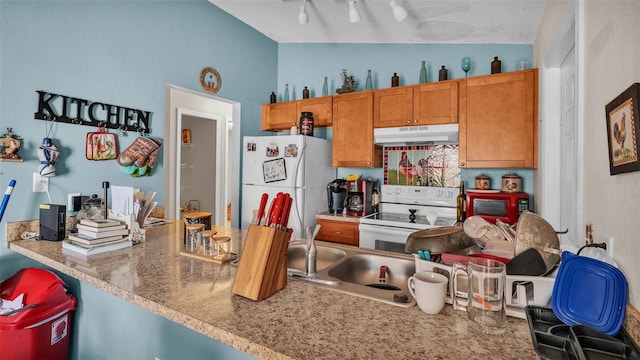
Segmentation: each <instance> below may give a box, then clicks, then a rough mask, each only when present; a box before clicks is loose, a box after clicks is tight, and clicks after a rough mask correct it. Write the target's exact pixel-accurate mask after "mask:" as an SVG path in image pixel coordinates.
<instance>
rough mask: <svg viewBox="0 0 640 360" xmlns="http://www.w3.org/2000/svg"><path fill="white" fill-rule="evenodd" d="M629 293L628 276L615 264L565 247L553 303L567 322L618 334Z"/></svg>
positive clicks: (561, 318)
mask: <svg viewBox="0 0 640 360" xmlns="http://www.w3.org/2000/svg"><path fill="white" fill-rule="evenodd" d="M627 293H628V285H627V280H626V278H625V277H624V274H622V272H621V271H620V270H618V269H617V268H616V267H614V266H612V265H610V264H607V263H605V262H603V261H600V260H596V259H593V258H589V257H586V256H578V255H575V254H572V253H570V252H567V251H564V252H563V253H562V262H561V263H560V267H559V269H558V273H557V275H556V281H555V283H554V285H553V293H552V296H551V305H552V308H553V312H554V313H555V315H556V316H557V317H558V319H560V320H561V321H562V322H564V323H565V324H567V325H571V326H573V325H587V326H590V327H592V328H594V329H596V330H599V331H601V332H603V333H606V334H608V335H616V334H617V333H618V331H620V327H621V326H622V321H623V320H624V314H625V309H626V305H627Z"/></svg>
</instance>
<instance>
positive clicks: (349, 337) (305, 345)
mask: <svg viewBox="0 0 640 360" xmlns="http://www.w3.org/2000/svg"><path fill="white" fill-rule="evenodd" d="M215 230H217V231H218V234H219V235H229V236H231V237H232V251H234V252H240V249H241V247H242V243H243V240H244V237H245V236H246V232H245V231H241V230H236V229H230V228H223V227H216V228H215ZM7 236H9V233H8V234H7ZM182 236H183V226H182V223H181V222H179V221H175V222H174V223H173V224H170V225H162V226H156V227H153V228H150V229H148V230H147V240H146V242H144V243H142V244H138V245H135V246H133V247H131V248H128V249H122V250H117V251H113V252H110V253H104V254H98V255H93V256H91V257H89V258H84V259H83V258H82V257H76V256H71V255H65V254H63V253H62V250H61V243H60V242H49V241H36V240H17V241H11V242H10V243H9V247H10V248H11V249H12V250H14V251H16V252H18V253H20V254H23V255H25V256H27V257H29V258H32V259H34V260H36V261H39V262H41V263H42V264H45V265H47V266H50V267H52V268H54V269H56V270H58V271H60V272H63V273H65V274H67V275H70V276H72V277H74V278H77V279H79V280H80V281H83V282H86V283H88V284H90V285H93V286H95V287H97V288H99V289H102V290H104V291H107V292H109V293H111V294H113V295H115V296H118V297H120V298H122V299H124V300H126V301H129V302H130V303H133V304H135V305H138V306H140V307H142V308H144V309H147V310H149V311H151V312H153V313H156V314H158V315H160V316H163V317H165V318H167V319H169V320H172V321H174V322H176V323H178V324H180V325H183V326H185V327H187V328H190V329H193V330H195V331H197V332H199V333H201V334H204V335H205V336H208V337H210V338H212V339H215V340H218V341H220V342H222V343H224V344H227V345H229V346H232V347H234V348H237V349H239V350H241V351H244V352H246V353H248V354H251V355H253V356H256V357H258V358H263V359H288V358H291V359H318V358H327V359H336V358H339V359H424V358H430V359H537V356H536V355H535V353H534V351H533V347H532V344H531V338H530V334H529V330H528V325H527V322H526V320H522V319H517V318H511V317H508V318H507V321H508V324H507V330H506V332H505V334H503V335H501V336H489V335H481V334H478V333H474V332H472V331H470V330H468V329H467V323H466V313H464V312H461V311H454V310H453V308H452V307H451V305H446V306H445V308H444V310H443V311H442V312H441V313H440V314H437V315H428V314H425V313H423V312H422V311H420V309H419V308H418V307H412V308H408V309H406V308H401V307H396V306H393V305H388V304H384V303H380V302H376V301H372V300H368V299H364V298H359V297H354V296H350V295H346V294H342V293H339V292H335V291H331V290H328V289H323V288H320V287H316V286H314V285H312V284H308V283H305V282H302V281H297V280H291V279H289V280H288V284H287V286H286V287H285V288H284V289H282V290H280V291H279V292H277V293H275V294H274V295H272V296H271V297H269V298H267V299H265V300H263V301H260V302H255V301H253V300H249V299H246V298H243V297H241V296H238V295H234V294H233V293H232V292H231V288H232V285H233V282H234V279H235V274H236V270H237V263H236V264H234V263H226V264H217V263H212V262H207V261H203V260H199V259H193V258H190V257H187V256H183V255H180V254H179V250H180V247H181V244H182Z"/></svg>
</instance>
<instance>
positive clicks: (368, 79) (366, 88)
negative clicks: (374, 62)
mask: <svg viewBox="0 0 640 360" xmlns="http://www.w3.org/2000/svg"><path fill="white" fill-rule="evenodd" d="M364 89H365V90H373V84H372V83H371V70H368V72H367V82H366V83H365V85H364Z"/></svg>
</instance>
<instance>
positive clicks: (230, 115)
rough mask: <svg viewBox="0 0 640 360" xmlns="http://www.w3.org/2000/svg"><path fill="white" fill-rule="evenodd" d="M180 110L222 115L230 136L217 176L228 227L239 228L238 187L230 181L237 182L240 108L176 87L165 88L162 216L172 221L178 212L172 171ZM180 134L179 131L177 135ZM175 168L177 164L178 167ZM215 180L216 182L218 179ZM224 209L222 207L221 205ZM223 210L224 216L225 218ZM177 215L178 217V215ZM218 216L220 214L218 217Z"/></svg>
mask: <svg viewBox="0 0 640 360" xmlns="http://www.w3.org/2000/svg"><path fill="white" fill-rule="evenodd" d="M220 107H222V108H224V110H223V111H219V110H216V109H219V108H220ZM178 108H182V109H186V110H188V111H194V112H199V113H204V114H211V113H216V112H217V113H222V114H223V115H222V116H223V120H224V122H225V123H226V125H227V127H228V129H230V130H228V131H229V132H230V136H229V141H228V142H227V146H226V149H225V150H226V152H227V154H228V156H227V166H226V167H225V168H224V171H222V173H224V174H222V173H219V174H218V175H217V176H218V178H219V177H220V176H225V183H226V186H227V190H225V191H226V192H227V194H228V195H229V198H228V200H227V201H230V202H231V226H232V227H236V228H239V226H240V224H239V220H240V213H239V208H240V183H239V182H237V181H233V179H239V178H240V164H239V163H240V153H239V151H240V119H241V117H240V108H241V104H240V103H239V102H236V101H232V100H228V99H224V98H221V97H217V96H214V95H211V94H204V93H201V92H197V91H194V90H190V89H185V88H182V87H179V86H175V85H171V84H165V122H164V136H165V142H164V146H165V152H164V156H163V162H162V167H163V199H162V200H163V204H164V206H165V214H167V215H169V217H173V216H175V214H176V210H177V211H179V210H180V204H178V203H177V202H176V191H177V190H178V189H177V187H176V183H177V178H176V175H177V174H179V172H178V169H177V168H176V155H177V152H178V147H179V146H180V142H178V141H177V140H178V137H177V134H178V127H177V121H176V117H177V109H178ZM181 132H182V131H181V130H180V133H181ZM178 165H179V164H178ZM218 180H219V179H218ZM225 205H226V204H225ZM226 213H227V212H226V209H225V211H224V215H225V216H226ZM178 214H179V213H178ZM220 215H222V214H220ZM216 216H217V214H214V217H216ZM216 224H217V225H222V226H224V225H227V222H226V217H225V221H224V222H222V223H217V222H216Z"/></svg>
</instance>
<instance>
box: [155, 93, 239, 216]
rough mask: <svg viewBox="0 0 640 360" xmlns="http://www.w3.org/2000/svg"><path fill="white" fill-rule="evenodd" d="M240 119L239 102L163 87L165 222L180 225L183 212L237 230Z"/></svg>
mask: <svg viewBox="0 0 640 360" xmlns="http://www.w3.org/2000/svg"><path fill="white" fill-rule="evenodd" d="M236 119H237V120H236ZM239 119H240V104H239V103H237V102H234V101H230V100H227V99H223V98H219V97H216V96H212V95H208V94H201V93H198V92H196V91H192V90H188V89H184V88H180V87H176V86H173V85H169V84H167V85H166V86H165V139H166V141H165V149H166V152H165V156H164V159H163V169H164V171H163V174H164V197H163V200H164V203H165V213H166V214H167V216H168V217H171V218H176V219H180V218H181V217H182V215H183V214H184V213H185V211H195V210H197V211H204V212H211V213H212V214H213V216H212V220H213V221H212V222H213V223H214V224H216V225H220V226H227V225H230V226H232V227H239V221H238V220H239V215H238V210H239V209H238V207H239V206H238V204H239V203H238V200H239V183H234V182H233V180H232V179H239V173H240V167H239V165H238V162H239V154H238V149H239V148H240V145H239V144H240V126H239V125H240V124H239ZM234 120H235V121H234ZM183 130H188V131H187V132H183ZM186 134H189V135H190V136H188V137H186ZM183 135H185V136H184V137H183Z"/></svg>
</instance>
